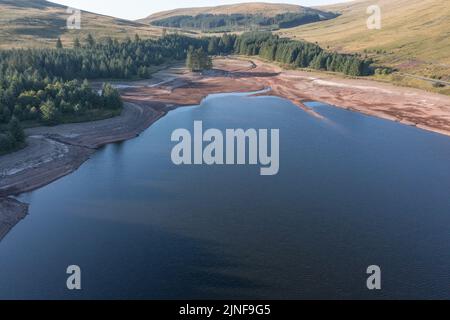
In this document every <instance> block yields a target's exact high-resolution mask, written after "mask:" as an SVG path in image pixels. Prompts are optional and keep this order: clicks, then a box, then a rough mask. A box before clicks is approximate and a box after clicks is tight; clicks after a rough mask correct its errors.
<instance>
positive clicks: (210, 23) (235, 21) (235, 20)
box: [152, 11, 336, 31]
mask: <svg viewBox="0 0 450 320" xmlns="http://www.w3.org/2000/svg"><path fill="white" fill-rule="evenodd" d="M334 17H336V15H335V14H332V13H323V14H320V15H319V13H318V12H316V11H305V12H302V13H281V14H278V15H276V16H273V17H268V16H265V15H262V14H230V15H227V14H199V15H196V16H188V15H180V16H173V17H168V18H164V19H161V20H157V21H153V22H152V24H153V25H155V26H160V27H167V28H182V29H199V30H205V31H208V30H209V31H211V30H214V31H226V30H227V31H233V30H241V29H245V28H247V29H248V28H251V27H255V28H258V29H261V28H262V27H263V28H266V29H270V30H274V29H279V28H292V27H296V26H299V25H302V24H307V23H312V22H317V21H321V20H324V19H330V18H334Z"/></svg>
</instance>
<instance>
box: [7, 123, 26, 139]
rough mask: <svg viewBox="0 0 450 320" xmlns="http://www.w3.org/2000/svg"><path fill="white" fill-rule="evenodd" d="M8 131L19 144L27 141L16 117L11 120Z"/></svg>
mask: <svg viewBox="0 0 450 320" xmlns="http://www.w3.org/2000/svg"><path fill="white" fill-rule="evenodd" d="M8 129H9V132H10V133H11V135H12V136H13V137H14V139H15V141H16V142H17V143H23V142H24V141H25V132H24V131H23V129H22V127H21V126H20V122H19V120H17V118H16V117H12V118H11V121H10V122H9V124H8Z"/></svg>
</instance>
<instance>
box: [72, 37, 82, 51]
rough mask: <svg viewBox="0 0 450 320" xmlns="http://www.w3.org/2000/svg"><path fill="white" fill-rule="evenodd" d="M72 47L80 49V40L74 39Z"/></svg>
mask: <svg viewBox="0 0 450 320" xmlns="http://www.w3.org/2000/svg"><path fill="white" fill-rule="evenodd" d="M73 47H74V48H75V49H79V48H81V43H80V39H78V38H75V40H74V41H73Z"/></svg>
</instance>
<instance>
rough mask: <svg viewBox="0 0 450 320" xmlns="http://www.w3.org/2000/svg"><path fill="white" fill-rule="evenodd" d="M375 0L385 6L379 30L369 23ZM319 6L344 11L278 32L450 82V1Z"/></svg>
mask: <svg viewBox="0 0 450 320" xmlns="http://www.w3.org/2000/svg"><path fill="white" fill-rule="evenodd" d="M374 4H377V5H379V6H380V9H381V29H380V30H369V29H368V28H367V24H366V21H367V18H368V17H369V14H367V8H368V7H369V6H371V5H374ZM319 9H321V10H325V11H326V10H330V11H334V12H339V13H341V15H340V16H339V17H337V18H336V19H332V20H328V21H323V22H318V23H313V24H309V25H304V26H300V27H296V28H293V29H289V30H281V31H280V32H279V34H280V35H282V36H286V37H291V38H296V39H304V40H307V41H311V42H316V41H317V42H318V43H319V44H320V45H321V46H322V47H325V48H326V47H329V48H330V49H332V50H338V51H341V52H360V53H361V54H367V55H369V56H371V57H374V58H375V59H376V60H377V61H379V62H380V64H383V65H388V66H392V67H394V68H397V69H399V70H400V71H402V72H404V73H411V74H417V75H421V76H425V77H429V78H442V80H446V81H450V1H449V0H446V1H442V0H377V1H373V0H359V1H352V2H348V3H342V4H337V5H333V6H325V7H319ZM408 81H412V82H413V81H415V80H414V79H413V78H409V80H408Z"/></svg>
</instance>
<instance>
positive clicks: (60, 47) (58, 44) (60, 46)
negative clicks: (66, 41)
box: [56, 38, 63, 49]
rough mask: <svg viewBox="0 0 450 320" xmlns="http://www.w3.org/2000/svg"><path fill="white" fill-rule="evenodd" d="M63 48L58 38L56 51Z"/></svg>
mask: <svg viewBox="0 0 450 320" xmlns="http://www.w3.org/2000/svg"><path fill="white" fill-rule="evenodd" d="M62 48H63V44H62V42H61V38H58V40H56V49H62Z"/></svg>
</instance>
